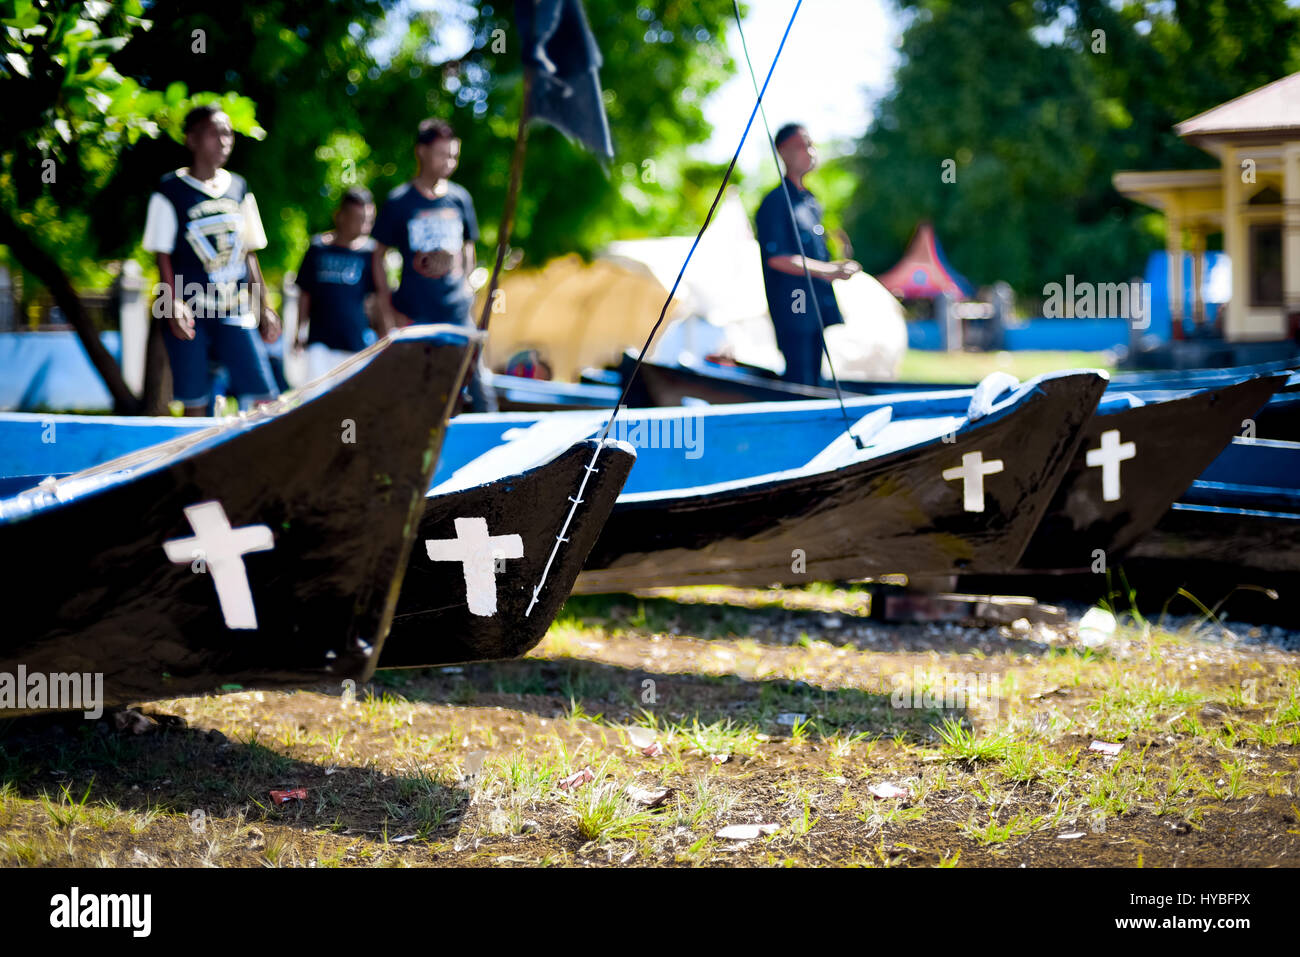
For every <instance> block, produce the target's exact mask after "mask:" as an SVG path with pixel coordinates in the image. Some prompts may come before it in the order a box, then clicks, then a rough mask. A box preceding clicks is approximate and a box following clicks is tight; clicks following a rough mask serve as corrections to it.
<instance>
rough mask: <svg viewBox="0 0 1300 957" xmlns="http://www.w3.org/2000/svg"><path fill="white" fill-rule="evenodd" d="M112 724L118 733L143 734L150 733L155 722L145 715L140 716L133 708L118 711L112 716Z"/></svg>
mask: <svg viewBox="0 0 1300 957" xmlns="http://www.w3.org/2000/svg"><path fill="white" fill-rule="evenodd" d="M113 724H114V726H116V728H117V730H119V731H128V732H130V733H131V734H145V733H147V732H149V731H152V730H153V728H154V726H155V725H156V724H157V722H156V721H154V719H153V718H151V717H149V716H148V715H147V714H141V713H140V712H139V711H136V710H135V709H134V708H128V709H127V710H126V711H119V712H117V713H116V714H114V715H113Z"/></svg>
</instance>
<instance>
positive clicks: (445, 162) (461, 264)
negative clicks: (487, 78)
mask: <svg viewBox="0 0 1300 957" xmlns="http://www.w3.org/2000/svg"><path fill="white" fill-rule="evenodd" d="M415 158H416V164H417V171H416V174H415V179H413V180H411V181H410V182H409V183H405V184H403V185H401V186H399V187H397V189H395V190H393V191H392V192H391V193H389V195H388V201H387V202H385V203H384V207H383V209H381V210H380V211H379V218H378V219H377V220H376V221H375V230H374V238H375V250H374V253H373V257H374V258H373V272H374V277H375V289H376V292H377V294H378V299H379V312H380V316H381V320H382V322H383V324H384V327H385V328H384V331H385V332H387V331H389V330H390V329H393V328H396V327H398V326H405V325H410V324H411V323H430V322H447V323H453V324H457V325H464V326H471V327H472V326H473V325H474V322H473V319H472V318H471V316H470V307H471V306H472V305H473V302H474V292H473V290H472V289H471V288H470V285H469V274H470V273H471V272H473V271H474V264H475V254H474V243H475V241H476V240H477V239H478V219H477V218H476V217H475V215H474V202H473V200H472V199H471V198H470V195H469V193H468V192H467V191H466V190H465V189H464V187H462V186H458V185H456V184H455V183H453V182H451V180H450V179H449V178H448V177H450V176H451V174H452V173H453V172H455V170H456V166H457V164H458V163H459V162H460V140H459V139H457V138H456V134H455V132H454V131H453V130H452V128H451V126H449V125H448V124H447V123H445V122H443V121H442V120H439V119H427V120H424V121H423V122H422V123H420V126H419V129H418V131H417V133H416V141H415ZM390 248H393V249H397V250H398V251H399V252H401V254H402V278H401V282H400V283H399V284H398V287H397V291H396V292H394V293H391V294H390V292H389V287H388V279H387V274H386V273H385V272H384V256H385V254H387V252H388V250H389V249H390ZM468 388H469V394H470V408H471V409H473V410H474V411H476V412H483V411H492V410H495V408H496V400H495V396H494V395H493V394H492V392H491V386H490V385H486V384H485V383H484V382H483V377H482V369H481V368H480V369H478V370H475V372H474V374H473V375H471V378H470V382H469V385H468Z"/></svg>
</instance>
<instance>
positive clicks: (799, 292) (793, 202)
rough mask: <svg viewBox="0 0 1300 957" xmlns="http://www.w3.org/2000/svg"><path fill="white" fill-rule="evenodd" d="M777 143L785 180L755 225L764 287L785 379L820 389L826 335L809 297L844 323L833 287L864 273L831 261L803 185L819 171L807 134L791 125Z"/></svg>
mask: <svg viewBox="0 0 1300 957" xmlns="http://www.w3.org/2000/svg"><path fill="white" fill-rule="evenodd" d="M775 141H776V149H777V152H778V153H779V154H780V156H781V161H782V162H783V163H784V164H785V176H784V177H783V178H782V180H781V183H780V185H779V186H777V187H776V188H775V189H773V190H772V191H771V192H770V193H768V194H767V196H765V197H764V198H763V202H762V204H761V205H760V206H759V207H758V216H757V217H756V224H757V228H758V245H759V250H760V252H761V254H762V257H763V286H764V288H765V290H766V291H767V308H768V312H770V313H771V316H772V325H773V326H774V327H775V328H776V344H777V348H779V349H780V350H781V354H782V355H784V356H785V376H784V377H785V379H786V380H788V381H790V382H798V383H801V384H803V385H816V384H817V383H818V382H819V381H820V378H821V367H822V330H821V328H820V326H819V325H818V322H817V310H816V309H815V308H814V307H813V304H812V303H811V302H810V301H809V299H810V296H813V295H815V296H816V297H817V304H818V305H819V306H820V307H821V317H822V320H823V321H824V322H825V323H826V325H828V326H833V325H835V324H837V323H842V322H843V321H844V317H843V316H841V315H840V307H839V304H838V303H837V302H836V301H835V292H834V290H833V289H832V288H831V281H832V280H835V279H848V278H849V277H850V276H852V275H854V274H855V273H858V272H861V271H862V267H861V266H860V265H858V263H856V262H854V261H853V260H851V259H841V260H832V259H831V257H830V250H829V249H828V247H827V245H826V228H825V227H824V226H823V225H822V221H821V220H822V207H821V204H820V203H819V202H817V200H816V198H815V197H814V196H813V194H812V193H810V192H808V190H806V189H805V188H804V185H803V179H804V177H805V176H806V175H807V174H808V173H810V172H811V171H812V170H813V169H814V168H815V167H816V165H817V151H816V149H815V148H814V147H813V143H812V138H811V137H810V136H809V135H808V131H807V130H805V129H804V128H803V127H802V126H800V125H799V124H797V123H788V124H786V125H785V126H783V127H781V129H779V130H777V133H776V137H775ZM782 189H784V190H785V195H784V196H783V195H782V192H781V191H782ZM786 196H788V197H789V198H790V206H793V207H794V218H795V222H796V223H798V226H799V237H798V241H796V239H795V232H794V229H792V228H791V225H790V207H789V206H787V205H786V199H785V197H786ZM801 243H802V248H803V253H802V255H801V254H800V244H801ZM805 267H807V270H808V274H809V276H811V277H812V289H811V290H809V288H808V280H807V279H805V278H804V268H805Z"/></svg>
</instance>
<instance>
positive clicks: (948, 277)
mask: <svg viewBox="0 0 1300 957" xmlns="http://www.w3.org/2000/svg"><path fill="white" fill-rule="evenodd" d="M876 279H877V280H878V281H879V282H880V284H881V285H882V286H884V287H885V288H886V289H888V290H889V291H890V292H892V293H893V294H894V295H895V296H897V297H898V298H900V299H933V298H934V297H935V296H937V295H939V293H947V294H948V295H949V296H952V297H953V298H955V299H965V298H966V297H967V296H969V295H970V294H971V291H972V287H971V284H970V282H969V281H967V279H966V277H965V276H963V275H962V274H961V273H959V272H957V271H956V270H955V269H953V268H952V266H951V265H949V263H948V258H947V257H946V256H944V254H943V249H942V247H940V245H939V240H938V239H937V238H936V237H935V235H934V227H932V226H931V225H930V224H929V223H921V224H920V225H919V226H917V227H916V232H914V233H913V234H912V241H911V242H910V243H908V245H907V252H905V253H903V258H902V259H900V260H899V261H898V262H897V263H895V264H894V266H893V268H891V269H890V270H889V271H888V272H885V273H882V274H881V275H879V276H877V277H876Z"/></svg>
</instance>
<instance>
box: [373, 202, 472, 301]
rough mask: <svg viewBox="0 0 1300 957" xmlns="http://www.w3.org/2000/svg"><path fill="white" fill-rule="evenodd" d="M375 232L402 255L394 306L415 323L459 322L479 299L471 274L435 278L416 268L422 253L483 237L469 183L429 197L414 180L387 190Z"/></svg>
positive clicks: (455, 247) (461, 245) (456, 250)
mask: <svg viewBox="0 0 1300 957" xmlns="http://www.w3.org/2000/svg"><path fill="white" fill-rule="evenodd" d="M371 235H372V236H373V237H374V238H375V240H376V241H378V242H381V243H383V244H384V245H385V246H392V247H393V248H394V249H397V250H400V251H401V253H402V281H401V283H400V284H399V285H398V287H397V292H395V293H393V307H394V308H395V309H397V311H398V312H401V313H403V314H404V315H406V316H408V317H409V318H410V319H411V321H412V322H459V321H462V315H463V314H464V313H465V310H466V308H467V307H468V305H469V303H470V301H471V300H472V299H473V298H474V294H473V292H472V291H471V290H470V287H469V282H468V277H466V276H464V275H462V274H460V273H458V272H454V271H453V272H451V273H448V274H447V275H445V276H440V277H438V278H431V277H429V276H423V275H421V274H420V273H419V272H417V271H416V269H415V266H414V259H415V257H416V255H417V254H419V253H426V252H432V251H433V250H435V249H445V250H446V251H447V252H450V253H459V252H460V251H461V250H462V249H463V248H464V246H465V243H467V242H474V241H476V240H477V239H478V220H477V218H476V217H475V216H474V202H473V200H472V199H470V195H469V192H468V191H466V190H465V188H464V187H462V186H458V185H456V184H455V183H448V184H447V192H446V193H445V194H443V195H442V196H439V197H437V198H436V199H429V198H428V197H426V196H425V195H424V194H422V193H421V192H420V191H419V190H418V189H416V188H415V186H414V185H413V184H412V183H406V184H404V185H402V186H399V187H397V189H395V190H393V191H392V192H391V193H389V194H388V200H387V202H385V203H384V208H383V209H381V210H380V211H379V216H378V218H377V219H376V220H375V228H374V229H373V230H372V232H371Z"/></svg>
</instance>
